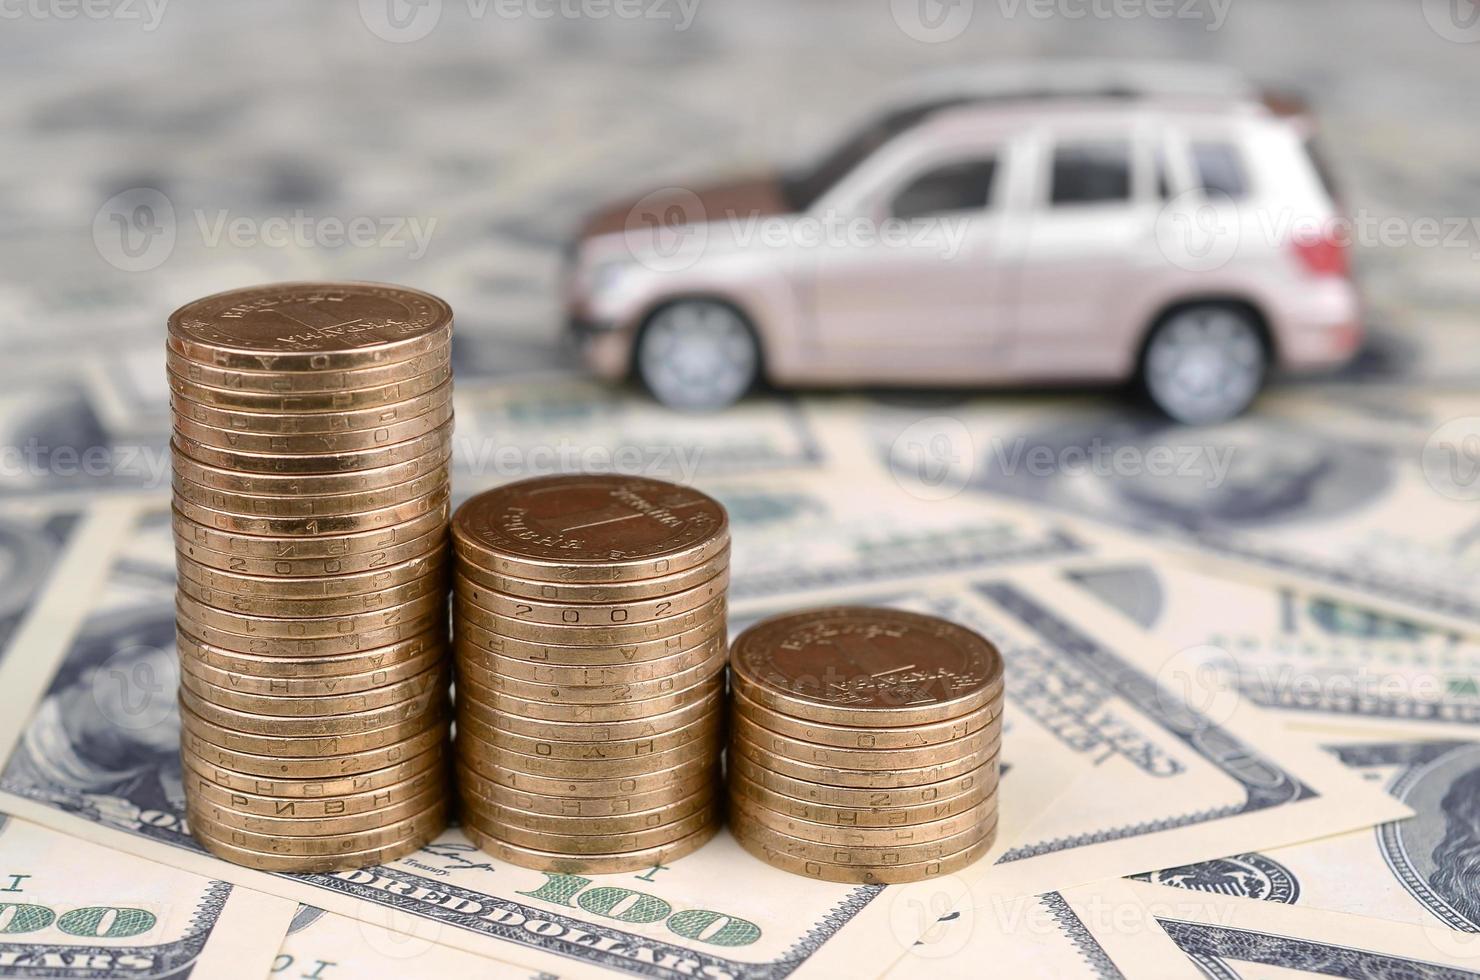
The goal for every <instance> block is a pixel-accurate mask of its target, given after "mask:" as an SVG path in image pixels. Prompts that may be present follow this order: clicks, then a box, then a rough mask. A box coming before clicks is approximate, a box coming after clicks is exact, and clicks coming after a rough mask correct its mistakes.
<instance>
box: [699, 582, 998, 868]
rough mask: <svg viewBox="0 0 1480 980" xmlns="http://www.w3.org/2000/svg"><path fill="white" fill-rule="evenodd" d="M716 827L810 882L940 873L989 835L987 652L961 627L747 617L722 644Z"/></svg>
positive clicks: (902, 615)
mask: <svg viewBox="0 0 1480 980" xmlns="http://www.w3.org/2000/svg"><path fill="white" fill-rule="evenodd" d="M730 678H731V689H732V693H731V712H732V715H733V722H732V727H731V733H730V755H729V770H730V829H731V831H732V832H733V833H734V835H735V839H736V840H738V841H739V842H740V844H741V846H743V847H744V848H745V849H746V850H748V851H750V852H751V853H752V854H754V855H756V856H757V857H759V858H761V859H762V860H764V861H766V862H768V863H770V864H772V865H774V866H775V867H778V868H782V869H784V870H787V871H792V872H795V873H796V874H801V875H806V876H807V877H809V878H818V879H822V880H825V881H841V882H860V883H867V884H898V883H902V882H911V881H921V880H924V879H926V878H932V877H935V876H936V875H940V874H949V873H951V872H954V871H958V870H960V869H961V868H964V867H966V866H967V865H969V864H971V863H972V862H973V861H975V860H976V859H977V858H979V857H980V856H981V855H982V854H984V853H985V852H986V851H987V849H988V848H990V847H991V845H992V840H993V838H994V837H995V835H996V829H997V772H998V768H997V761H998V748H999V746H1000V744H1001V734H1002V658H1001V657H1000V656H999V655H998V653H997V650H996V648H995V647H994V646H992V644H991V643H989V642H988V641H987V640H985V639H984V638H982V637H981V636H979V635H977V634H976V633H973V632H972V631H971V630H968V629H965V628H963V627H961V626H957V625H955V624H954V623H950V622H947V621H946V620H943V619H938V618H936V617H933V616H922V615H918V614H916V613H909V612H901V611H899V610H894V609H870V608H852V607H839V608H831V609H818V610H814V611H807V612H799V613H794V614H790V615H785V616H779V617H776V618H774V619H769V620H765V621H763V622H761V623H757V624H756V625H755V626H752V627H751V628H750V629H748V630H746V631H745V632H744V633H742V634H741V635H740V636H739V637H738V638H736V640H735V644H734V647H733V648H732V650H731V667H730Z"/></svg>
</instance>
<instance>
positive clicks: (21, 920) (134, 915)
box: [0, 902, 159, 939]
mask: <svg viewBox="0 0 1480 980" xmlns="http://www.w3.org/2000/svg"><path fill="white" fill-rule="evenodd" d="M158 921H159V920H158V919H156V918H155V917H154V913H153V912H149V911H146V910H144V909H120V908H113V907H111V906H96V907H92V908H85V909H73V910H72V911H70V912H63V913H62V914H61V916H58V915H57V914H56V913H55V912H54V911H52V910H51V909H49V908H47V907H46V906H45V905H18V904H16V903H14V902H5V903H0V935H10V936H13V935H17V934H19V933H26V932H40V931H41V930H42V929H45V928H46V927H47V926H49V925H51V924H52V923H56V927H57V928H58V929H60V930H61V931H62V932H65V933H66V934H67V935H69V936H77V937H79V938H83V939H124V938H126V937H128V936H137V935H139V934H140V933H144V932H148V931H149V930H150V929H153V928H154V924H155V923H156V922H158Z"/></svg>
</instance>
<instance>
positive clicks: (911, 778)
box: [730, 733, 990, 789]
mask: <svg viewBox="0 0 1480 980" xmlns="http://www.w3.org/2000/svg"><path fill="white" fill-rule="evenodd" d="M730 747H731V753H732V754H736V755H740V754H743V755H746V756H748V757H749V758H751V759H753V760H755V761H757V762H759V761H761V760H764V765H766V766H767V767H768V768H770V769H773V770H775V771H776V772H779V773H781V774H782V775H785V776H792V777H794V778H796V779H805V780H806V781H807V782H810V783H821V784H822V785H824V786H843V787H849V788H853V789H897V788H899V787H901V786H923V785H925V784H926V783H934V782H939V781H940V780H942V779H950V778H952V777H954V776H961V775H964V774H966V773H968V772H971V771H972V770H973V769H976V768H977V767H979V766H980V765H981V764H982V763H983V762H985V761H986V760H987V759H988V758H990V754H989V753H984V752H972V753H968V754H966V755H963V756H958V757H956V758H952V759H944V760H942V761H940V762H935V763H931V764H930V765H927V766H918V767H915V768H913V769H840V768H838V767H836V766H820V765H814V764H812V763H808V762H798V761H797V760H795V759H788V758H786V757H785V756H778V755H776V754H774V753H772V752H771V751H769V750H768V749H766V748H763V747H761V746H758V745H756V744H755V743H754V742H751V741H748V740H746V739H745V738H744V737H743V736H741V735H740V734H739V733H732V737H731V739H730Z"/></svg>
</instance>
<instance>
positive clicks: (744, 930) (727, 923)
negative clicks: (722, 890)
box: [519, 871, 761, 946]
mask: <svg viewBox="0 0 1480 980" xmlns="http://www.w3.org/2000/svg"><path fill="white" fill-rule="evenodd" d="M540 873H541V874H543V875H544V876H545V883H544V884H543V885H541V886H540V887H539V888H536V889H535V890H534V891H531V892H519V894H520V895H527V896H529V897H530V898H537V899H539V900H541V901H544V902H551V903H553V904H555V905H564V906H566V907H568V908H579V909H584V910H585V911H587V912H590V913H591V914H592V915H600V916H603V917H605V918H608V919H615V920H616V921H618V922H631V923H637V924H642V923H648V922H657V921H659V920H666V921H665V922H664V925H666V926H667V927H668V931H669V932H672V933H673V934H674V935H676V936H681V937H683V938H684V939H695V940H698V941H699V942H702V943H709V944H711V945H714V946H748V945H749V944H751V943H753V942H755V941H756V940H757V939H759V938H761V929H760V926H758V925H756V924H755V923H754V922H750V921H747V920H745V919H740V918H736V917H735V916H733V915H725V914H724V913H722V912H710V911H709V910H708V909H685V910H683V911H680V912H675V911H673V906H672V905H669V904H668V903H667V902H665V901H663V900H662V899H661V898H659V897H658V896H656V895H649V894H648V893H647V892H640V891H636V890H634V889H631V888H615V887H612V886H610V885H603V886H601V887H600V888H589V889H588V888H587V887H586V886H587V885H589V884H591V879H590V878H582V877H581V876H580V875H567V874H558V873H556V872H553V871H542V872H540Z"/></svg>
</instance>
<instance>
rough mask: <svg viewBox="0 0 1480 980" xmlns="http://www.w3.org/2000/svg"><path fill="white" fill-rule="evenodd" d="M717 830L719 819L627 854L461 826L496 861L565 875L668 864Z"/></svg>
mask: <svg viewBox="0 0 1480 980" xmlns="http://www.w3.org/2000/svg"><path fill="white" fill-rule="evenodd" d="M718 830H719V821H718V820H716V821H715V822H714V823H712V824H709V825H707V826H705V827H702V828H701V829H700V830H698V831H697V832H695V833H693V834H690V835H689V836H688V837H685V838H683V839H682V840H677V841H674V842H672V843H670V844H663V845H660V846H658V847H651V848H647V849H645V850H641V851H632V852H629V853H627V854H613V855H594V854H582V855H576V854H566V853H551V852H548V851H540V850H536V849H534V848H529V847H520V846H518V845H515V844H509V843H506V842H504V841H501V840H499V839H498V838H496V837H492V836H490V835H488V834H485V833H483V832H482V831H481V830H479V829H478V828H477V827H475V826H465V827H463V832H464V833H465V834H467V835H468V839H469V840H471V841H472V842H473V843H474V844H477V845H478V847H479V849H480V850H482V851H484V852H485V853H487V854H489V855H491V856H492V857H495V858H498V859H499V860H500V861H507V862H508V863H510V864H516V865H518V866H519V867H521V868H530V869H532V870H534V871H558V872H562V873H566V874H618V873H620V872H623V871H641V870H642V869H644V868H653V867H658V866H660V865H668V864H672V863H673V862H674V861H677V860H678V859H679V858H681V857H683V856H684V855H686V854H692V853H693V852H694V851H697V850H698V849H699V848H701V847H703V846H704V845H705V844H707V843H709V841H710V839H711V838H713V837H714V835H715V833H716V832H717V831H718Z"/></svg>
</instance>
